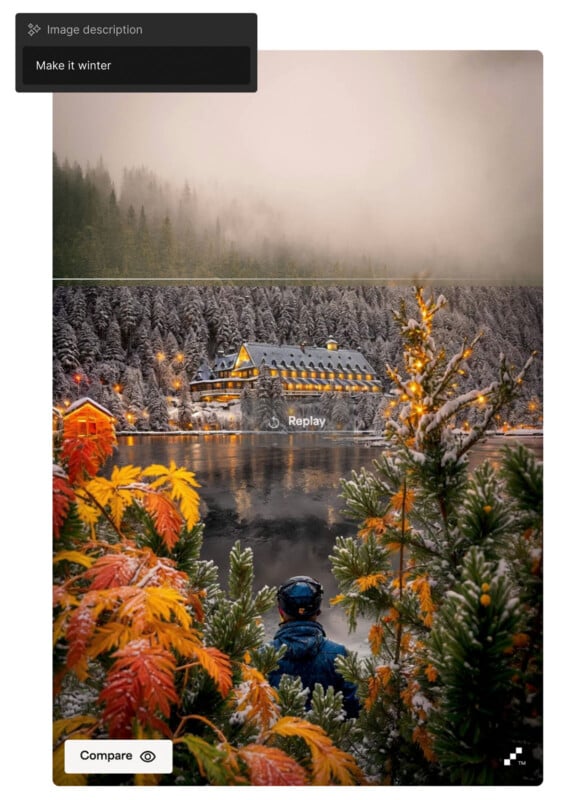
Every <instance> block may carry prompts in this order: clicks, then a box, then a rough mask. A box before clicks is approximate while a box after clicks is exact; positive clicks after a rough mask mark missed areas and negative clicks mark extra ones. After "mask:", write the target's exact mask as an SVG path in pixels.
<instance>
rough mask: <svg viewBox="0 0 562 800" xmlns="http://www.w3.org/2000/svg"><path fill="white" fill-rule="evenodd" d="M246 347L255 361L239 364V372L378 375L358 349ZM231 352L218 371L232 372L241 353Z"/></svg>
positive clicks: (218, 361)
mask: <svg viewBox="0 0 562 800" xmlns="http://www.w3.org/2000/svg"><path fill="white" fill-rule="evenodd" d="M242 347H243V348H244V349H245V350H246V352H247V353H248V355H249V356H250V359H251V361H250V362H245V363H243V364H239V366H238V368H239V369H244V368H246V367H248V366H249V367H260V366H262V365H265V366H267V367H273V368H274V369H275V368H277V369H296V370H309V369H311V370H328V371H334V372H354V373H363V374H366V375H373V376H374V369H373V367H372V366H371V365H370V364H369V362H368V361H367V359H366V358H365V356H364V355H363V354H362V353H360V352H359V351H358V350H348V349H346V348H339V349H337V350H329V349H328V348H327V347H309V346H308V345H273V344H263V343H259V342H244V344H243V345H242ZM239 352H240V350H239V351H238V352H237V353H229V354H228V355H225V356H223V357H222V358H220V359H218V360H217V363H216V365H215V369H218V370H224V369H232V367H233V365H234V363H235V362H236V359H237V356H238V353H239Z"/></svg>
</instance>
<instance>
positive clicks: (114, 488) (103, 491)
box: [84, 467, 140, 529]
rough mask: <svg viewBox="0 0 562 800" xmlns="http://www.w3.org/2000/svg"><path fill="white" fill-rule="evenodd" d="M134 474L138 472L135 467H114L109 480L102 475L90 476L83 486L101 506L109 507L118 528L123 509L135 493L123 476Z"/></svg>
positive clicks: (132, 499)
mask: <svg viewBox="0 0 562 800" xmlns="http://www.w3.org/2000/svg"><path fill="white" fill-rule="evenodd" d="M116 470H117V471H116ZM123 473H125V474H123ZM134 474H136V476H137V477H138V475H139V474H140V470H139V469H138V468H136V467H135V468H132V467H129V468H125V467H124V468H122V469H119V468H117V467H116V468H115V469H114V470H113V472H112V476H111V480H108V479H107V478H103V477H97V478H92V480H91V481H88V483H87V484H86V485H85V487H84V489H85V491H86V492H87V493H88V494H90V495H91V496H92V497H93V499H94V500H95V501H96V502H97V503H98V504H99V505H100V506H101V507H102V508H107V507H109V512H110V514H111V517H112V519H113V522H114V524H115V526H116V527H117V528H118V529H120V528H121V522H122V521H123V514H124V512H125V510H126V509H127V508H128V507H129V506H130V505H131V504H132V503H133V502H134V500H135V495H136V492H135V490H134V487H133V488H128V487H127V485H126V483H125V482H124V481H123V478H124V477H132V475H134Z"/></svg>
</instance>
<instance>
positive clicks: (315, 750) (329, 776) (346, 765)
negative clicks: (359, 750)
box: [268, 717, 364, 786]
mask: <svg viewBox="0 0 562 800" xmlns="http://www.w3.org/2000/svg"><path fill="white" fill-rule="evenodd" d="M274 735H277V736H300V737H301V738H302V739H303V740H304V741H305V743H306V744H307V746H308V748H309V750H310V755H311V761H312V783H313V784H314V785H315V786H331V785H332V784H333V783H336V784H340V785H341V786H355V785H357V784H360V783H363V782H364V776H363V773H362V772H361V770H360V769H359V767H358V765H357V764H356V762H355V759H354V758H353V756H352V755H351V754H350V753H344V752H343V751H342V750H339V749H338V748H337V747H336V746H335V745H334V744H333V743H332V740H331V739H330V738H329V737H328V736H327V735H326V733H325V732H324V731H323V730H322V728H321V727H320V726H319V725H313V724H312V723H311V722H308V721H307V720H303V719H300V718H299V717H281V719H279V720H277V722H276V723H275V724H274V725H273V726H272V728H270V730H269V734H268V738H270V737H271V736H274Z"/></svg>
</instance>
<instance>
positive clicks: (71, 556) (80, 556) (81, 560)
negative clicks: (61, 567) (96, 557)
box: [53, 550, 94, 567]
mask: <svg viewBox="0 0 562 800" xmlns="http://www.w3.org/2000/svg"><path fill="white" fill-rule="evenodd" d="M59 561H71V562H72V563H73V564H81V565H82V566H83V567H91V566H92V564H93V563H94V562H93V559H92V558H90V556H87V555H86V554H85V553H81V552H80V551H79V550H61V551H59V552H58V553H57V554H56V556H55V557H54V558H53V564H57V563H58V562H59Z"/></svg>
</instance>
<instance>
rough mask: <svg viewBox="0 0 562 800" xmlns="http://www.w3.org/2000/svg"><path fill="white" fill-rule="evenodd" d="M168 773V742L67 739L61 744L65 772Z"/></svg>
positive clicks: (170, 767)
mask: <svg viewBox="0 0 562 800" xmlns="http://www.w3.org/2000/svg"><path fill="white" fill-rule="evenodd" d="M172 770H173V744H172V741H171V740H170V739H67V740H66V742H65V743H64V771H65V772H67V773H72V774H75V773H77V774H80V773H86V772H96V773H149V774H155V773H165V772H172Z"/></svg>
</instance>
